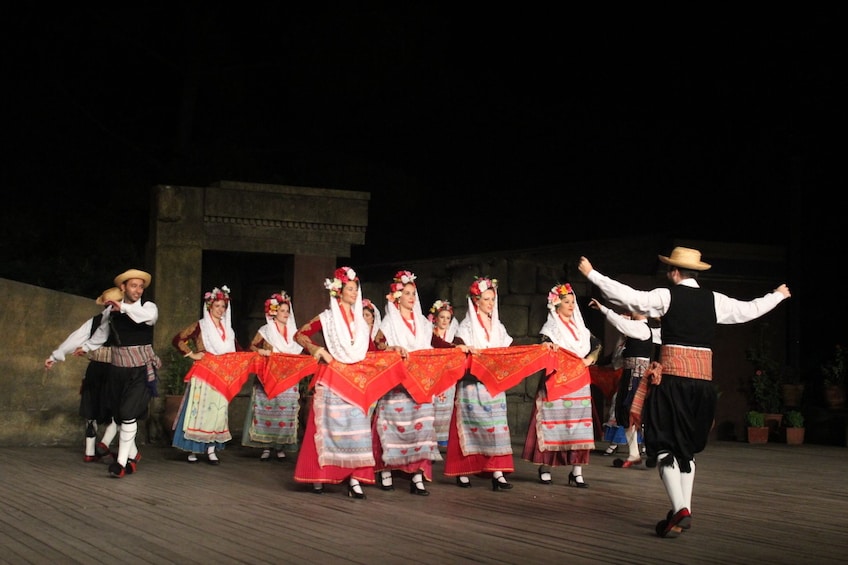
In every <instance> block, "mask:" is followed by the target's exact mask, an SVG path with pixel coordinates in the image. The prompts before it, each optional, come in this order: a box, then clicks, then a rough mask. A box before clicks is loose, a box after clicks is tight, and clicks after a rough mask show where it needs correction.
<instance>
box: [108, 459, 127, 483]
mask: <svg viewBox="0 0 848 565" xmlns="http://www.w3.org/2000/svg"><path fill="white" fill-rule="evenodd" d="M126 474H127V470H126V468H124V467H121V464H120V463H117V462H116V463H110V464H109V476H110V477H114V478H116V479H121V478H123V477H124V475H126Z"/></svg>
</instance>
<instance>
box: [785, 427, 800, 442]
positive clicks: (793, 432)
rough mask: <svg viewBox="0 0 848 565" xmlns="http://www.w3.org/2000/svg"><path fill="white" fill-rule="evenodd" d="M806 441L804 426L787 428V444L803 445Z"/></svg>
mask: <svg viewBox="0 0 848 565" xmlns="http://www.w3.org/2000/svg"><path fill="white" fill-rule="evenodd" d="M802 443H804V428H786V444H787V445H801V444H802Z"/></svg>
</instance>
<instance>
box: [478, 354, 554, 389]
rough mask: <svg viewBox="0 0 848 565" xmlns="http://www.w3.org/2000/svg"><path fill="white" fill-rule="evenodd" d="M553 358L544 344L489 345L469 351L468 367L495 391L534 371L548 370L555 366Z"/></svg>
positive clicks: (511, 384)
mask: <svg viewBox="0 0 848 565" xmlns="http://www.w3.org/2000/svg"><path fill="white" fill-rule="evenodd" d="M553 360H554V358H553V357H552V356H551V352H550V350H549V349H548V347H547V346H546V345H515V346H512V347H493V348H491V349H481V350H480V351H479V352H478V353H477V354H475V355H471V361H470V367H469V368H470V370H471V374H472V375H474V376H475V377H477V379H478V380H479V381H480V382H481V383H483V384H484V385H485V386H486V388H487V389H488V390H489V392H490V393H491V394H499V393H501V392H504V391H506V390H509V389H510V388H512V387H514V386H515V385H517V384H518V383H520V382H521V381H522V380H524V379H525V378H527V377H529V376H530V375H532V374H533V373H535V372H537V371H541V370H544V371H545V374H549V373H550V372H551V371H553V370H554V368H555V367H554V363H553Z"/></svg>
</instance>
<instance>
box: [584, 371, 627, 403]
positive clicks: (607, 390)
mask: <svg viewBox="0 0 848 565" xmlns="http://www.w3.org/2000/svg"><path fill="white" fill-rule="evenodd" d="M589 373H590V374H591V376H592V384H593V385H595V386H596V387H598V388H599V389H600V391H601V393H602V394H603V395H604V398H605V399H607V400H610V399H611V398H612V395H613V394H615V393H616V392H617V391H618V381H620V380H621V373H622V370H621V369H613V368H612V367H610V366H603V365H592V366H591V367H589Z"/></svg>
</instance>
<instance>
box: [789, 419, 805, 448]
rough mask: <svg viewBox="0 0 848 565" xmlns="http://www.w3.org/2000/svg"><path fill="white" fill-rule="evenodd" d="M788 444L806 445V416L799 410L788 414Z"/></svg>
mask: <svg viewBox="0 0 848 565" xmlns="http://www.w3.org/2000/svg"><path fill="white" fill-rule="evenodd" d="M786 443H787V444H789V445H801V444H802V443H804V415H803V414H802V413H801V412H800V411H798V410H790V411H789V412H787V413H786Z"/></svg>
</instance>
